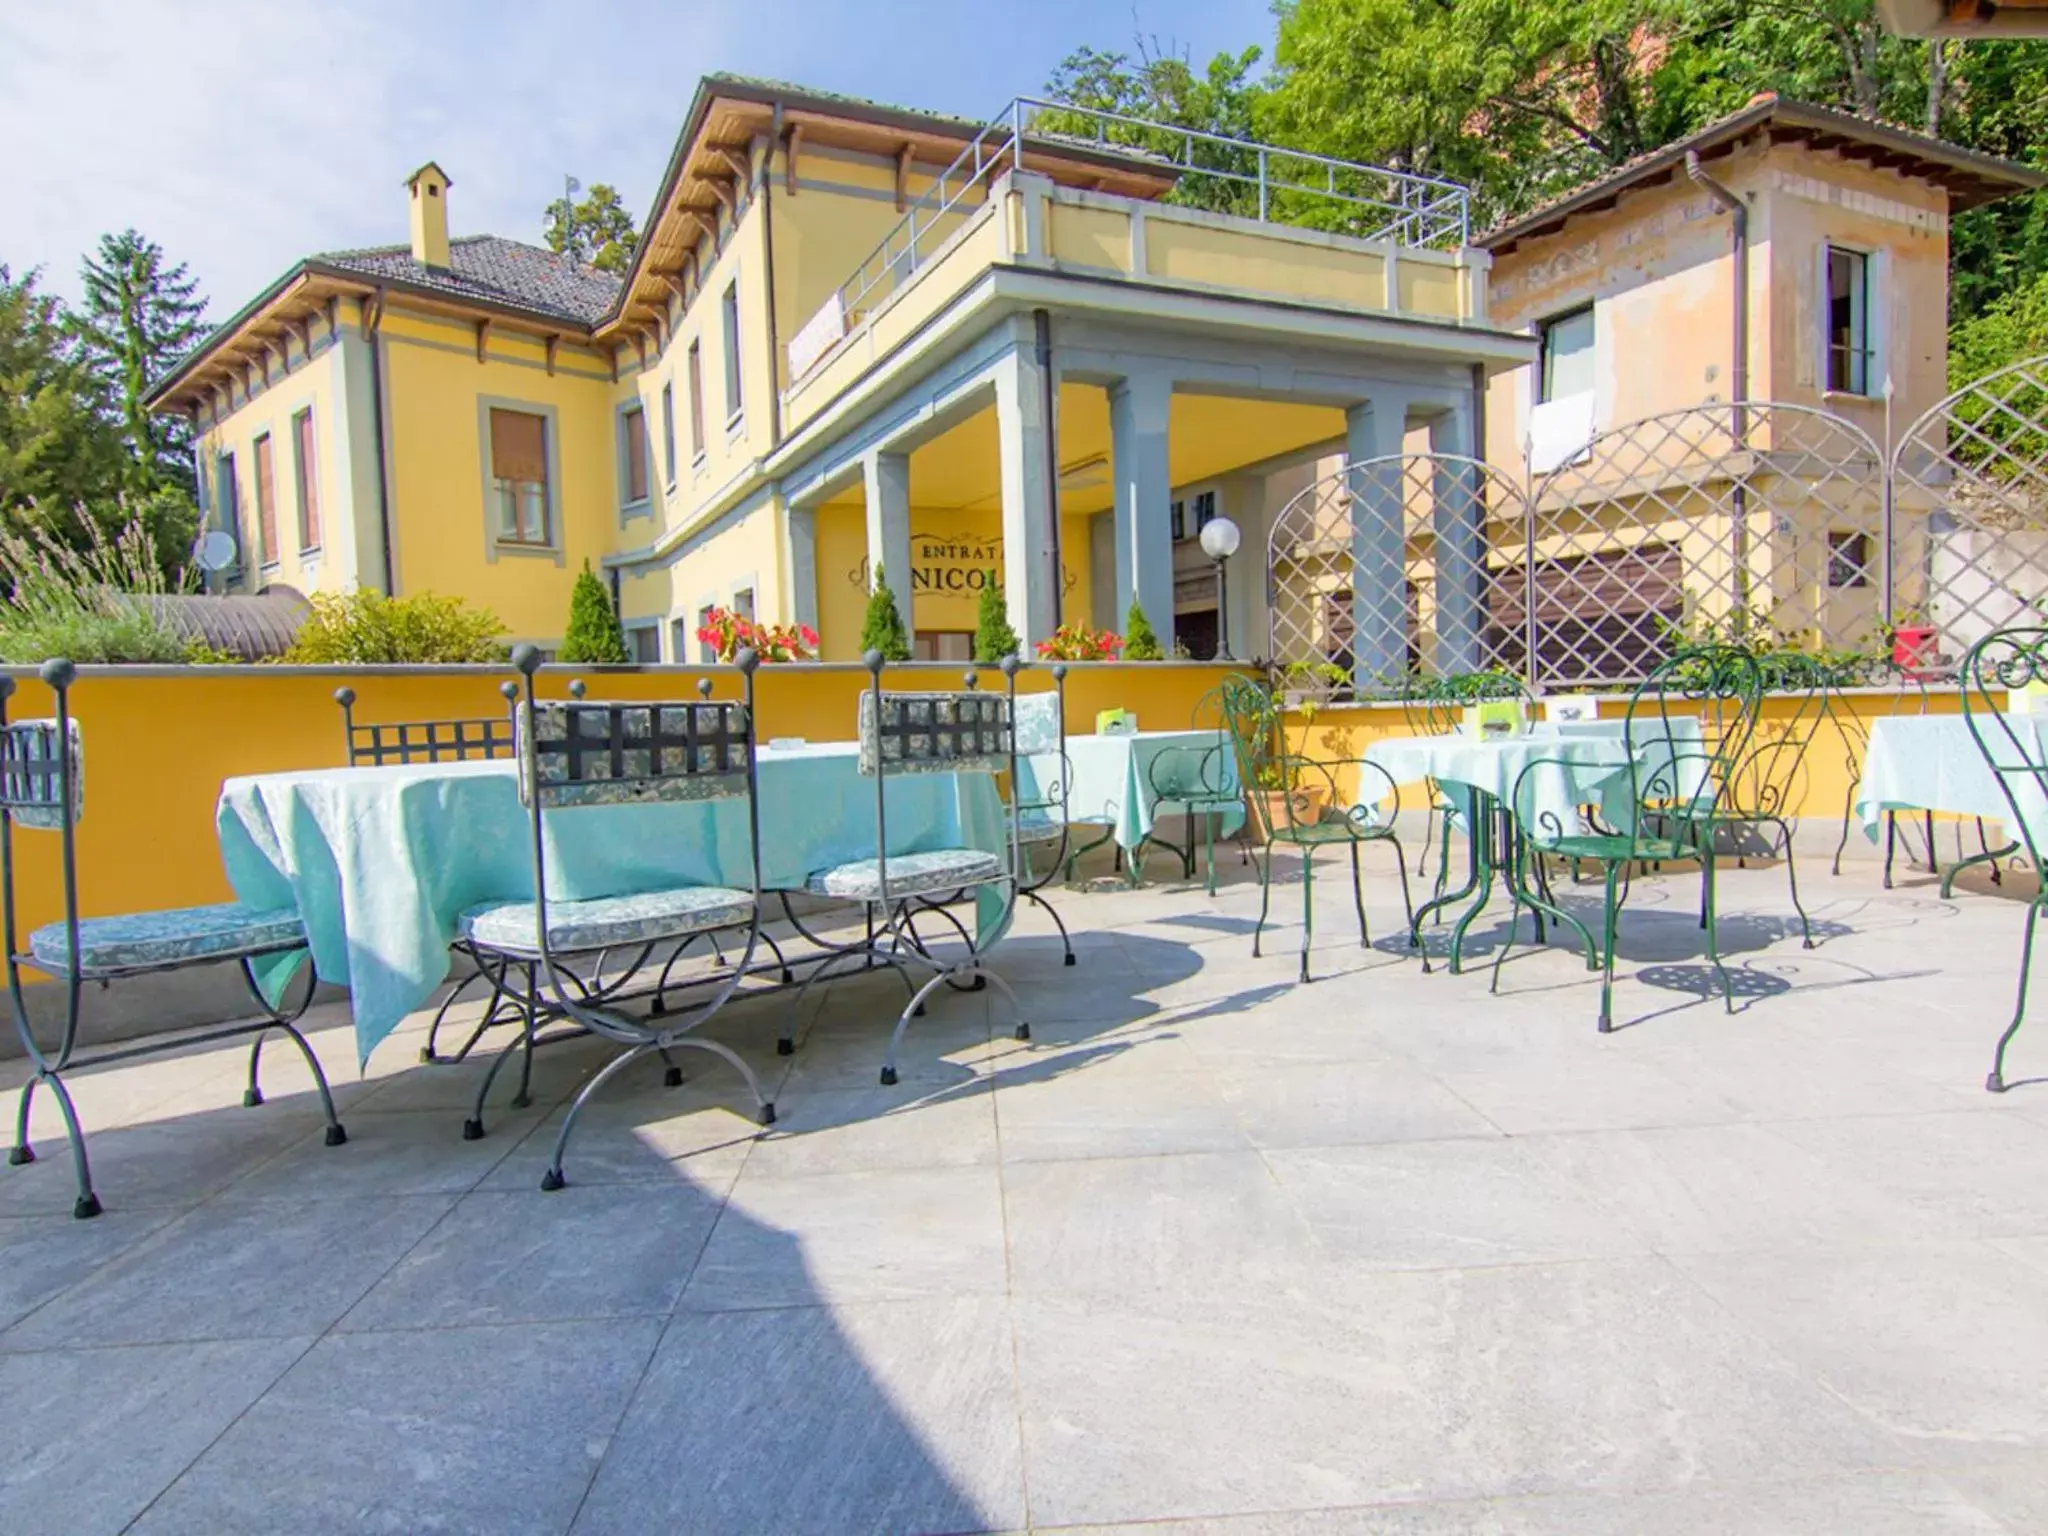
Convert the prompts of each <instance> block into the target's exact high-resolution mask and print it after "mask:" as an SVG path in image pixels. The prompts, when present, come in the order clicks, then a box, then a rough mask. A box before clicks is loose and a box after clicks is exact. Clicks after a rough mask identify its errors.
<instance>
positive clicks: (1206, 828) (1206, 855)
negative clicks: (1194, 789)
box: [1202, 811, 1216, 896]
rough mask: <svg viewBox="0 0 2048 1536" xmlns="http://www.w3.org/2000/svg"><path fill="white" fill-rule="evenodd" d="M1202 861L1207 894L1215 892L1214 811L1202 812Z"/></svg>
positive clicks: (1212, 894)
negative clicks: (1205, 876)
mask: <svg viewBox="0 0 2048 1536" xmlns="http://www.w3.org/2000/svg"><path fill="white" fill-rule="evenodd" d="M1202 863H1203V866H1204V867H1205V868H1206V869H1207V871H1208V874H1209V894H1210V895H1211V896H1214V895H1215V894H1216V813H1215V812H1214V811H1204V812H1203V813H1202Z"/></svg>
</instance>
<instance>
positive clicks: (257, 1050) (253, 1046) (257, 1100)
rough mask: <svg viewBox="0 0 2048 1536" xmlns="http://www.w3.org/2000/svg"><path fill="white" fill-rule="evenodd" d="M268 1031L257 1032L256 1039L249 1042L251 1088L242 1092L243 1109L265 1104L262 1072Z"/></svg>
mask: <svg viewBox="0 0 2048 1536" xmlns="http://www.w3.org/2000/svg"><path fill="white" fill-rule="evenodd" d="M268 1033H269V1031H268V1030H263V1029H259V1030H257V1031H256V1038H255V1039H253V1040H251V1041H250V1042H249V1086H248V1087H246V1088H244V1089H243V1090H242V1108H244V1109H254V1108H255V1107H256V1106H257V1105H259V1104H261V1103H262V1102H263V1084H262V1082H261V1080H260V1072H261V1068H262V1062H263V1037H264V1036H265V1035H267V1034H268Z"/></svg>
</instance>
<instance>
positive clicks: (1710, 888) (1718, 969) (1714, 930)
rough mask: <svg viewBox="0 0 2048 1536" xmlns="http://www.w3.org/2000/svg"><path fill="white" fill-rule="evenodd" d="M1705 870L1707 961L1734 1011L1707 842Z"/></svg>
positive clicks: (1711, 854) (1711, 858)
mask: <svg viewBox="0 0 2048 1536" xmlns="http://www.w3.org/2000/svg"><path fill="white" fill-rule="evenodd" d="M1702 863H1703V865H1704V867H1705V870H1706V876H1705V882H1704V885H1705V891H1706V908H1707V922H1706V932H1707V963H1708V964H1709V965H1711V966H1713V968H1714V976H1715V978H1716V979H1717V980H1719V982H1720V983H1721V997H1722V1000H1723V1001H1724V1002H1726V1003H1727V1005H1728V1011H1729V1012H1730V1013H1733V1012H1734V1011H1735V984H1734V983H1733V982H1732V981H1730V980H1729V979H1728V968H1727V967H1726V966H1724V965H1722V964H1721V932H1720V914H1719V912H1718V911H1717V909H1716V901H1717V893H1716V891H1715V889H1714V847H1713V844H1712V843H1711V842H1709V843H1707V845H1706V847H1705V849H1704V852H1703V854H1702Z"/></svg>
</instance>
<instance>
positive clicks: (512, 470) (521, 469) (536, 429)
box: [491, 407, 548, 485]
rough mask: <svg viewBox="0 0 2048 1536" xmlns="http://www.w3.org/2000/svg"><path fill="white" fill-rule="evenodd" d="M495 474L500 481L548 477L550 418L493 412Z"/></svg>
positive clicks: (493, 410)
mask: <svg viewBox="0 0 2048 1536" xmlns="http://www.w3.org/2000/svg"><path fill="white" fill-rule="evenodd" d="M491 474H492V476H493V477H494V478H495V479H499V480H531V481H534V482H536V483H538V484H541V485H545V484H546V483H547V478H548V438H547V421H546V418H544V417H540V416H535V415H533V414H532V413H531V412H529V411H501V410H498V409H497V408H495V407H493V408H492V410H491Z"/></svg>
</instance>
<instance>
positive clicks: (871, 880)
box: [776, 651, 1031, 1087]
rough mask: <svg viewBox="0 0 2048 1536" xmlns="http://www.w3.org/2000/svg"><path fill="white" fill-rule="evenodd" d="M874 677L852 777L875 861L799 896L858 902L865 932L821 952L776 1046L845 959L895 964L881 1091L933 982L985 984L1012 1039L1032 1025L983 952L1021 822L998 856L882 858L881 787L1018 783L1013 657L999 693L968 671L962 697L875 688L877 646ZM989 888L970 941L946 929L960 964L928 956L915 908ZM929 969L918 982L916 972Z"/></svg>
mask: <svg viewBox="0 0 2048 1536" xmlns="http://www.w3.org/2000/svg"><path fill="white" fill-rule="evenodd" d="M864 660H865V663H866V666H867V669H868V674H869V677H870V679H871V682H870V685H869V687H868V689H867V690H866V691H865V692H864V693H862V694H861V700H860V717H859V730H860V772H861V775H862V776H863V777H866V778H872V779H873V780H874V781H875V856H874V857H873V858H871V859H855V860H852V861H850V862H848V863H845V864H837V865H834V866H832V867H831V868H829V869H821V870H816V871H813V872H812V874H811V876H810V878H809V879H808V880H806V881H805V882H804V889H805V890H806V891H807V892H808V893H809V894H811V895H813V896H822V897H826V898H828V899H830V900H834V901H847V902H855V903H858V904H859V905H861V906H862V907H864V908H865V909H866V912H867V916H868V934H867V937H866V938H865V939H864V940H863V941H862V942H860V943H857V944H848V945H834V946H828V947H829V948H830V950H831V953H830V954H829V955H828V957H827V958H826V959H825V961H824V962H823V963H822V964H820V965H819V966H817V967H816V968H815V969H814V970H813V971H812V972H811V974H810V975H809V976H807V977H805V978H804V984H803V989H802V990H801V991H800V992H799V993H798V994H797V1006H796V1007H795V1008H793V1009H791V1010H789V1012H788V1013H787V1014H786V1015H785V1018H786V1019H787V1020H788V1022H787V1023H785V1025H784V1026H783V1034H782V1038H781V1039H780V1040H779V1041H778V1042H777V1047H776V1048H777V1049H778V1050H779V1051H781V1053H782V1054H783V1055H785V1056H787V1055H790V1054H792V1053H793V1052H794V1051H795V1050H796V1020H797V1019H798V1018H800V1017H802V1014H803V1000H804V998H805V997H806V996H807V995H808V993H809V991H810V989H811V988H812V987H813V986H814V985H816V984H817V982H818V981H819V979H820V978H821V977H824V976H827V975H831V974H839V973H840V972H839V967H840V965H841V964H842V963H844V962H852V961H857V962H858V963H859V965H860V967H862V968H867V967H871V966H873V965H876V964H882V965H888V966H891V967H893V968H894V969H895V970H896V971H897V973H898V974H899V975H901V976H902V977H903V979H904V982H905V985H906V986H908V987H909V988H910V1001H909V1002H907V1003H906V1004H905V1005H904V1007H903V1012H902V1013H901V1014H900V1015H899V1016H898V1018H897V1020H896V1027H895V1029H894V1031H893V1032H892V1033H891V1034H890V1036H889V1046H888V1050H887V1051H886V1052H885V1053H884V1055H883V1058H882V1071H881V1081H882V1084H883V1086H884V1087H888V1086H891V1085H893V1084H894V1083H895V1082H896V1081H897V1072H896V1052H897V1048H898V1047H899V1046H900V1045H901V1043H902V1040H903V1035H904V1032H905V1031H906V1030H907V1029H908V1028H909V1027H910V1021H911V1019H912V1018H913V1017H915V1016H916V1015H918V1014H920V1013H922V1012H923V1011H924V1004H925V1000H926V999H927V998H929V997H930V996H931V995H932V993H933V992H935V991H937V990H938V989H939V988H940V987H941V986H950V987H953V988H954V989H956V990H972V991H979V990H980V989H981V988H982V987H983V986H984V985H992V986H993V987H995V989H996V990H997V991H998V992H1000V993H1002V994H1003V996H1004V997H1005V998H1006V999H1007V1000H1008V1001H1009V1004H1010V1006H1011V1008H1012V1009H1013V1010H1014V1011H1015V1013H1016V1015H1017V1024H1016V1028H1015V1031H1014V1033H1015V1036H1016V1038H1017V1039H1019V1040H1029V1039H1030V1038H1031V1026H1030V1024H1029V1023H1028V1022H1027V1021H1026V1020H1025V1018H1024V1011H1023V1007H1022V1005H1021V1004H1020V1003H1019V1002H1018V1000H1017V995H1016V993H1015V992H1013V991H1011V990H1010V986H1009V983H1007V982H1006V981H1004V980H1003V978H1002V977H1000V976H998V975H997V974H996V973H995V972H994V971H992V970H990V969H989V968H988V965H987V958H988V954H989V951H990V950H991V949H992V948H993V947H994V946H995V945H996V944H997V943H998V942H1000V941H1001V939H1002V938H1003V936H1004V935H1005V934H1006V933H1008V931H1009V927H1010V920H1011V917H1012V916H1013V915H1014V913H1015V910H1016V905H1017V896H1018V885H1019V882H1018V876H1017V870H1018V867H1019V857H1018V841H1019V836H1018V824H1017V819H1016V818H1015V817H1008V818H1006V820H1007V821H1008V829H1007V831H1008V835H1007V839H1006V842H1007V846H1006V847H1005V848H1004V850H1003V852H1001V853H989V852H987V851H985V850H983V849H979V848H965V847H959V848H932V849H926V850H923V851H921V852H917V853H898V854H892V853H890V852H889V805H888V782H889V780H890V779H891V778H893V777H897V776H900V775H903V774H911V773H1007V774H1008V776H1009V781H1010V783H1012V784H1015V783H1016V782H1017V732H1016V728H1015V722H1016V705H1017V673H1018V672H1019V671H1020V670H1021V669H1022V667H1023V663H1022V662H1020V661H1018V659H1017V658H1016V657H1014V656H1010V657H1005V658H1004V660H1003V664H1002V671H1003V678H1004V682H1005V691H1004V692H1003V693H1001V694H987V693H980V692H977V691H976V682H977V679H976V676H975V674H974V673H973V672H969V673H967V675H966V678H965V680H964V681H965V690H964V691H961V692H954V693H907V692H906V693H891V692H887V691H885V690H884V689H883V687H882V671H883V660H882V653H881V652H880V651H869V652H868V653H867V655H866V657H865V658H864ZM967 891H972V892H975V893H976V895H977V898H979V896H980V895H981V894H982V893H985V892H993V893H996V894H997V895H999V896H1000V899H1001V903H1002V904H1001V906H1000V908H999V909H998V910H996V911H995V912H994V913H992V914H988V915H987V917H986V920H984V921H983V922H982V923H981V924H980V931H979V933H978V934H971V933H969V932H968V930H967V928H966V927H965V925H963V924H960V923H958V922H957V921H956V922H955V927H956V929H957V930H958V932H959V934H960V937H961V939H962V941H963V942H964V943H965V945H966V953H965V955H964V956H962V957H960V958H957V959H950V960H948V959H941V958H940V957H938V956H937V955H934V954H933V953H932V952H931V950H930V949H929V948H928V947H927V946H926V945H925V943H924V941H923V940H922V939H920V938H919V937H918V935H917V932H916V929H915V927H914V926H913V924H914V920H915V916H916V913H917V912H919V911H928V910H931V909H930V908H927V907H923V906H921V905H920V900H919V899H920V898H922V897H926V896H931V895H934V894H936V893H938V892H967ZM919 972H929V973H930V975H929V978H928V979H927V980H926V981H924V983H923V984H922V985H919V984H918V983H917V982H916V980H915V977H916V975H917V973H919Z"/></svg>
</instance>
